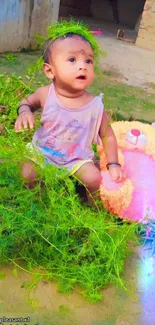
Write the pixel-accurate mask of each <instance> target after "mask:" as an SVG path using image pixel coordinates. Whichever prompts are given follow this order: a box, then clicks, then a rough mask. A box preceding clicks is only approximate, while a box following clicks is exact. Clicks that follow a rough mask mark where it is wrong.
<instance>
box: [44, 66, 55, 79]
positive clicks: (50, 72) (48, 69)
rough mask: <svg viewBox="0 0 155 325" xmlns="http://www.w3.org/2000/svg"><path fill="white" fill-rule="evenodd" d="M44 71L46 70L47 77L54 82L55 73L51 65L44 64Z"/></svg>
mask: <svg viewBox="0 0 155 325" xmlns="http://www.w3.org/2000/svg"><path fill="white" fill-rule="evenodd" d="M43 70H44V73H45V75H46V77H47V78H48V79H50V80H53V79H54V73H53V68H52V66H51V65H50V64H48V63H44V64H43Z"/></svg>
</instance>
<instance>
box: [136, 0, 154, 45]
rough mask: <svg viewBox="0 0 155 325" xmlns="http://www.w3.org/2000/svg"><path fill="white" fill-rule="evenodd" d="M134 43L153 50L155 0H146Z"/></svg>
mask: <svg viewBox="0 0 155 325" xmlns="http://www.w3.org/2000/svg"><path fill="white" fill-rule="evenodd" d="M136 45H138V46H141V47H145V48H148V49H151V50H155V0H147V1H146V4H145V7H144V11H143V14H142V19H141V22H140V28H139V32H138V37H137V41H136Z"/></svg>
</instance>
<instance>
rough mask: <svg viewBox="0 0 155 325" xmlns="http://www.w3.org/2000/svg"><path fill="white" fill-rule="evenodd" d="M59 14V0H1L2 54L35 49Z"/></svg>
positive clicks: (0, 41)
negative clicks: (34, 36)
mask: <svg viewBox="0 0 155 325" xmlns="http://www.w3.org/2000/svg"><path fill="white" fill-rule="evenodd" d="M58 13H59V0H0V52H4V51H20V50H21V49H22V48H25V49H26V48H34V47H35V46H36V42H35V41H34V40H33V35H34V34H36V33H39V34H43V35H46V27H47V25H48V24H49V23H50V22H51V21H52V20H57V18H58Z"/></svg>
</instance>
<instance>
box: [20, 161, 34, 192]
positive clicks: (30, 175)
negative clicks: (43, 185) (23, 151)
mask: <svg viewBox="0 0 155 325" xmlns="http://www.w3.org/2000/svg"><path fill="white" fill-rule="evenodd" d="M22 176H23V178H24V180H25V185H26V186H28V187H29V188H30V189H32V188H33V187H35V185H36V184H37V178H38V175H37V172H36V170H35V167H34V164H32V162H26V163H25V164H24V165H23V166H22Z"/></svg>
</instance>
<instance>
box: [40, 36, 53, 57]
mask: <svg viewBox="0 0 155 325" xmlns="http://www.w3.org/2000/svg"><path fill="white" fill-rule="evenodd" d="M53 43H54V41H53V40H52V38H49V39H48V40H46V41H45V43H44V45H43V47H42V56H43V60H44V63H49V57H50V55H51V48H52V45H53Z"/></svg>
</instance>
